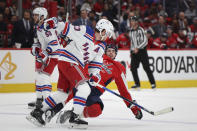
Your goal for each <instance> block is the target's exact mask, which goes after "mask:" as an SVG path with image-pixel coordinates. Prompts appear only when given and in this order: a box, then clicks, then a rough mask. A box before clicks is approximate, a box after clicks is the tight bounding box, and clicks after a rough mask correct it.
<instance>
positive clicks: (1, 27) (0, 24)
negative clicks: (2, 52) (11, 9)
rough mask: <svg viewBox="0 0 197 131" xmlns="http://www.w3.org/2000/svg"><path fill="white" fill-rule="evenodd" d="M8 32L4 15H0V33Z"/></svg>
mask: <svg viewBox="0 0 197 131" xmlns="http://www.w3.org/2000/svg"><path fill="white" fill-rule="evenodd" d="M6 31H7V24H6V23H5V21H4V17H3V14H0V32H1V33H2V32H6Z"/></svg>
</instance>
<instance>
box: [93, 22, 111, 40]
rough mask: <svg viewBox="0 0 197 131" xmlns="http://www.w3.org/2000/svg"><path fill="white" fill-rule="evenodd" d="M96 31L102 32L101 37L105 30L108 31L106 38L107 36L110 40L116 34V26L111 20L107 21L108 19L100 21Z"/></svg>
mask: <svg viewBox="0 0 197 131" xmlns="http://www.w3.org/2000/svg"><path fill="white" fill-rule="evenodd" d="M96 29H97V30H98V31H99V32H100V35H101V32H102V31H103V30H105V31H106V33H105V36H107V37H109V38H111V37H112V34H113V32H114V26H113V25H112V23H111V22H110V21H109V20H106V19H100V20H99V21H98V22H97V23H96ZM101 36H102V35H101ZM105 36H102V37H105Z"/></svg>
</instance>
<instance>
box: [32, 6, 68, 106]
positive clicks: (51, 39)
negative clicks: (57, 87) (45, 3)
mask: <svg viewBox="0 0 197 131" xmlns="http://www.w3.org/2000/svg"><path fill="white" fill-rule="evenodd" d="M47 15H48V12H47V10H46V9H45V8H43V7H39V8H36V9H34V10H33V18H34V22H35V24H36V25H35V27H36V28H35V31H36V33H35V38H34V44H33V45H32V50H31V53H32V55H34V56H35V57H36V80H35V84H36V96H37V100H36V103H35V104H34V103H29V104H28V106H29V107H32V106H38V107H41V106H42V101H43V99H45V98H46V97H47V96H48V95H49V94H50V92H51V90H52V85H51V82H50V75H51V74H52V72H53V70H54V68H55V66H56V65H57V63H58V59H57V52H51V49H52V48H53V49H54V48H56V49H59V48H60V44H59V41H58V37H57V34H58V30H59V29H53V28H49V29H46V28H47V27H46V26H49V25H48V24H47V21H50V20H51V19H53V18H51V19H47ZM54 20H55V19H54ZM54 24H55V23H54ZM61 26H63V27H64V24H63V25H59V26H58V27H59V28H63V27H61Z"/></svg>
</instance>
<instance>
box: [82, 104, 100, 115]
mask: <svg viewBox="0 0 197 131" xmlns="http://www.w3.org/2000/svg"><path fill="white" fill-rule="evenodd" d="M101 113H102V109H101V106H100V104H98V103H96V104H93V105H91V106H86V107H85V108H84V110H83V114H84V117H85V118H87V117H97V116H99V115H100V114H101Z"/></svg>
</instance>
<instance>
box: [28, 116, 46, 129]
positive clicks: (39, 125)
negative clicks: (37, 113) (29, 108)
mask: <svg viewBox="0 0 197 131" xmlns="http://www.w3.org/2000/svg"><path fill="white" fill-rule="evenodd" d="M26 119H27V120H28V121H29V122H31V123H32V124H34V125H36V126H38V127H44V125H42V124H40V123H39V122H38V121H37V120H36V119H35V118H34V117H32V116H31V115H29V116H26Z"/></svg>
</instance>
